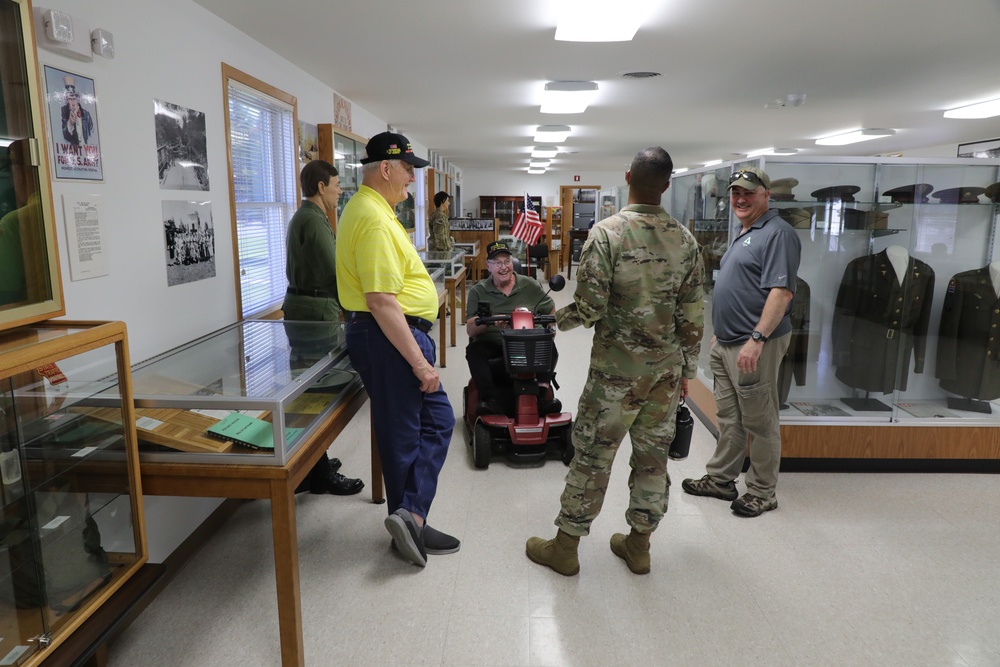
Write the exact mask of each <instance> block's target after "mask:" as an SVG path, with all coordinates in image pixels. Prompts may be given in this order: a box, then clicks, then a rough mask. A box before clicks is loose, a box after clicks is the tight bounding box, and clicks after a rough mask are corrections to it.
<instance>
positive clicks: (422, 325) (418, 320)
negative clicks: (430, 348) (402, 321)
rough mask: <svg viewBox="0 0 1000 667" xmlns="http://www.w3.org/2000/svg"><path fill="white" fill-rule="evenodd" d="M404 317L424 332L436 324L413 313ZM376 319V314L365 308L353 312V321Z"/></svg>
mask: <svg viewBox="0 0 1000 667" xmlns="http://www.w3.org/2000/svg"><path fill="white" fill-rule="evenodd" d="M403 317H405V318H406V323H407V324H409V325H410V326H412V327H416V328H418V329H420V330H421V331H423V332H424V333H428V332H429V331H430V330H431V327H433V326H434V323H433V322H430V321H428V320H425V319H424V318H422V317H414V316H413V315H403ZM374 319H375V316H374V315H372V314H371V313H369V312H368V311H365V310H356V311H354V312H352V313H351V320H352V321H358V320H374Z"/></svg>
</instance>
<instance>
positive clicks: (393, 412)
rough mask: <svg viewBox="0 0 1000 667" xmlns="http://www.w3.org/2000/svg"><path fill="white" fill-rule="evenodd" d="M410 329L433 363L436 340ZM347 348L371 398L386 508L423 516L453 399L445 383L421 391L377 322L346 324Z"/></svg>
mask: <svg viewBox="0 0 1000 667" xmlns="http://www.w3.org/2000/svg"><path fill="white" fill-rule="evenodd" d="M410 332H411V333H412V334H413V337H414V339H416V341H417V344H418V345H419V346H420V350H421V352H423V354H424V359H426V360H427V363H429V364H430V365H432V366H433V365H434V361H435V356H436V349H435V347H434V341H433V340H431V338H430V337H429V336H428V335H427V334H425V333H424V332H422V331H420V330H419V329H417V328H415V327H410ZM347 352H348V354H349V355H350V357H351V365H352V366H354V370H356V371H357V372H358V373H359V374H360V375H361V379H362V380H363V381H364V383H365V390H366V391H367V392H368V398H369V399H370V400H371V410H372V421H373V423H374V428H375V439H376V441H377V442H376V444H377V446H378V453H379V457H380V458H381V459H382V477H383V478H384V479H385V495H386V501H387V502H386V506H387V507H386V509H387V510H388V512H389V514H392V513H393V512H395V511H396V510H397V509H399V508H400V507H402V508H403V509H407V510H409V511H410V512H412V513H414V514H417V515H419V516H422V517H424V518H425V519H426V518H427V515H428V514H429V513H430V509H431V503H432V502H433V501H434V496H435V494H436V493H437V485H438V475H439V474H440V472H441V468H442V467H443V466H444V460H445V457H446V456H447V455H448V446H449V445H450V444H451V432H452V430H453V429H454V428H455V411H454V410H453V409H452V407H451V401H449V400H448V395H447V394H445V392H444V387H439V388H438V390H437V391H435V392H432V393H429V394H425V393H424V392H422V391H420V381H419V380H418V379H417V376H415V375H414V374H413V370H412V369H411V368H410V364H409V363H408V362H407V361H406V359H404V358H403V355H401V354H400V353H399V352H398V351H397V350H396V348H395V347H394V346H393V344H392V343H391V342H389V339H388V338H386V337H385V334H383V333H382V329H381V328H379V325H378V322H376V321H375V320H359V321H353V322H351V323H350V324H348V325H347Z"/></svg>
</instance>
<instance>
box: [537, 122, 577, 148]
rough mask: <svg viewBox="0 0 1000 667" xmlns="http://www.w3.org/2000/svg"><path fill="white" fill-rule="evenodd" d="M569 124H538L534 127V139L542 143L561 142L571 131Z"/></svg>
mask: <svg viewBox="0 0 1000 667" xmlns="http://www.w3.org/2000/svg"><path fill="white" fill-rule="evenodd" d="M572 131H573V130H572V128H571V127H570V126H569V125H539V126H538V127H537V128H535V139H534V140H535V141H537V142H538V143H542V144H561V143H562V142H564V141H566V138H567V137H568V136H569V133H570V132H572Z"/></svg>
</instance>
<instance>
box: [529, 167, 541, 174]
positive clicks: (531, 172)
mask: <svg viewBox="0 0 1000 667" xmlns="http://www.w3.org/2000/svg"><path fill="white" fill-rule="evenodd" d="M528 173H529V174H544V173H545V170H544V169H534V168H533V167H528Z"/></svg>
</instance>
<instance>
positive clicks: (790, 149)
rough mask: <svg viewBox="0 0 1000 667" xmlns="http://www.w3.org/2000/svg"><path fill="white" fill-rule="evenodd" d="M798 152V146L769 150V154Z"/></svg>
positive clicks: (792, 153) (793, 153)
mask: <svg viewBox="0 0 1000 667" xmlns="http://www.w3.org/2000/svg"><path fill="white" fill-rule="evenodd" d="M798 152H799V149H798V148H775V149H774V150H773V151H771V155H795V154H796V153H798Z"/></svg>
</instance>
